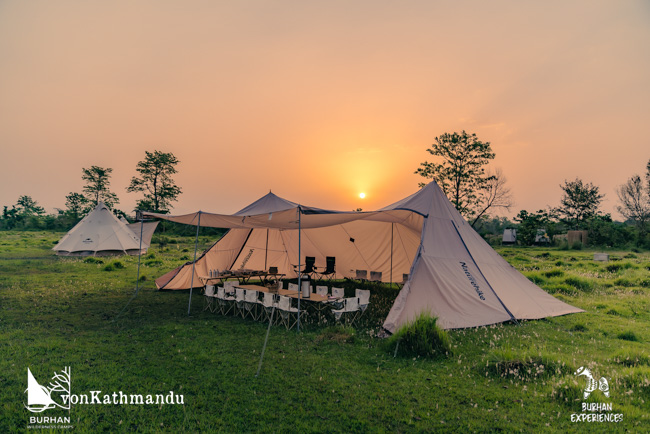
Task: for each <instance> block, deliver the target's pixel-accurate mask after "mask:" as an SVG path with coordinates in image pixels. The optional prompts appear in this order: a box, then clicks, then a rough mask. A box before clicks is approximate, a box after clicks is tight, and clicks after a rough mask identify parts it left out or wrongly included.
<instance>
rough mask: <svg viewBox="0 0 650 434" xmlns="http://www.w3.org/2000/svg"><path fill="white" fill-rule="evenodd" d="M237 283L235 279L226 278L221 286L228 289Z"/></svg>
mask: <svg viewBox="0 0 650 434" xmlns="http://www.w3.org/2000/svg"><path fill="white" fill-rule="evenodd" d="M237 283H238V282H237V281H236V280H226V281H225V282H224V283H223V287H224V288H226V290H228V289H232V288H234V287H235V286H237Z"/></svg>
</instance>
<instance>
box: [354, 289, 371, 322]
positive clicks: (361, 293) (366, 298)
mask: <svg viewBox="0 0 650 434" xmlns="http://www.w3.org/2000/svg"><path fill="white" fill-rule="evenodd" d="M354 295H355V296H356V297H357V298H358V299H359V311H358V313H357V314H356V315H355V317H354V321H356V320H357V319H359V318H361V316H362V315H363V313H364V312H365V311H366V309H368V305H369V304H370V290H368V289H358V288H357V289H356V290H355V294H354Z"/></svg>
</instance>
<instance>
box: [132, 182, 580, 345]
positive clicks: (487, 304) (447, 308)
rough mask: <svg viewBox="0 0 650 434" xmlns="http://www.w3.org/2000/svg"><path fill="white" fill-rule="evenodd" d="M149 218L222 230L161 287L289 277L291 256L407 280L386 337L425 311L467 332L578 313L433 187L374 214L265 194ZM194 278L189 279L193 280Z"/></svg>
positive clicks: (340, 274)
mask: <svg viewBox="0 0 650 434" xmlns="http://www.w3.org/2000/svg"><path fill="white" fill-rule="evenodd" d="M145 215H148V216H152V217H159V218H164V219H167V220H171V221H175V222H179V223H185V224H192V225H199V226H208V227H221V228H230V230H229V231H228V232H227V233H226V235H224V236H223V237H222V238H221V239H220V240H219V241H218V242H217V243H215V244H214V245H213V246H212V247H211V248H209V249H208V250H207V251H205V252H204V253H203V255H201V257H200V258H198V259H197V260H196V263H194V264H192V263H191V262H190V263H187V264H185V265H183V266H181V267H179V268H177V269H175V270H172V271H170V272H169V273H167V274H165V275H163V276H161V277H160V278H159V279H157V280H156V285H157V286H158V288H159V289H188V288H190V286H191V285H192V283H191V282H194V286H196V287H198V286H200V285H201V283H200V282H201V281H200V279H199V276H206V275H208V273H209V270H215V269H216V270H238V269H253V270H267V269H268V268H269V267H277V268H278V271H279V272H280V273H284V274H286V275H287V276H288V277H297V276H296V273H295V271H294V270H295V268H294V265H296V264H298V263H299V261H298V257H299V255H300V257H301V258H303V261H301V263H303V264H304V257H305V256H313V257H315V258H316V265H317V266H319V267H324V266H325V261H326V259H325V258H326V257H328V256H330V257H335V258H336V274H335V277H334V278H335V279H337V278H338V279H341V278H354V277H355V276H356V272H357V270H362V271H366V272H367V273H368V274H370V273H371V272H374V273H373V275H374V276H375V277H376V278H377V279H378V280H381V281H383V282H401V281H402V278H403V276H404V275H408V278H407V280H406V283H405V285H404V287H403V288H402V290H401V291H400V293H399V295H398V296H397V299H396V300H395V303H394V305H393V307H392V309H391V310H390V313H389V314H388V317H387V318H386V320H385V323H384V328H385V329H386V330H387V331H389V332H391V333H392V332H394V331H395V330H396V329H397V328H399V327H400V326H401V325H402V324H404V323H405V322H407V321H409V320H412V319H413V318H415V317H416V316H417V315H418V314H419V313H420V312H422V311H426V312H429V313H430V314H432V315H435V316H437V317H438V324H439V325H440V326H441V327H443V328H447V329H449V328H464V327H475V326H481V325H487V324H494V323H499V322H503V321H508V320H514V319H537V318H544V317H549V316H558V315H564V314H568V313H574V312H581V310H580V309H577V308H574V307H572V306H570V305H568V304H566V303H563V302H561V301H560V300H557V299H556V298H555V297H553V296H551V295H549V294H547V293H546V292H544V291H543V290H542V289H540V288H539V287H537V286H536V285H534V284H533V283H532V282H530V281H529V280H528V279H527V278H526V277H524V276H523V275H522V274H521V273H519V272H518V271H517V270H516V269H514V268H513V267H512V266H510V265H509V264H508V263H507V262H506V261H505V260H504V259H503V258H501V256H499V254H497V253H496V252H495V251H494V250H493V249H492V248H491V247H490V246H489V245H488V244H487V243H486V242H485V241H484V240H483V239H482V238H481V237H480V236H479V235H478V234H477V233H476V232H475V231H474V230H473V229H472V227H471V226H470V225H469V224H468V223H467V222H466V221H465V220H464V219H463V217H462V216H461V215H460V214H459V213H458V211H456V209H455V208H454V207H453V205H452V204H451V203H450V202H449V200H448V199H447V197H446V196H445V195H444V193H443V192H442V190H441V189H440V188H439V187H438V185H437V184H435V183H431V184H429V185H427V186H426V187H424V188H422V189H421V190H420V191H418V192H417V193H415V194H413V195H411V196H409V197H407V198H405V199H403V200H401V201H399V202H396V203H394V204H392V205H390V206H387V207H385V208H382V209H380V210H378V211H371V212H339V211H331V210H323V209H318V208H312V207H306V206H301V205H298V204H296V203H294V202H290V201H288V200H285V199H282V198H280V197H278V196H276V195H274V194H273V193H269V194H267V195H266V196H264V197H262V198H261V199H259V200H257V201H256V202H254V203H252V204H251V205H249V206H247V207H246V208H244V209H242V210H241V211H239V212H237V213H235V214H232V215H224V214H211V213H204V212H198V213H193V214H187V215H182V216H168V215H161V214H153V213H145ZM192 271H194V275H192Z"/></svg>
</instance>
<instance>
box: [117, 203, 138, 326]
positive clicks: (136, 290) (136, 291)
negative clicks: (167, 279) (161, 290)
mask: <svg viewBox="0 0 650 434" xmlns="http://www.w3.org/2000/svg"><path fill="white" fill-rule="evenodd" d="M138 214H140V211H136V213H135V215H136V219H137V218H138V217H137V216H138ZM143 226H144V217H142V215H140V250H138V274H137V277H136V278H135V294H133V296H132V297H131V298H130V299H129V301H127V302H126V305H125V306H124V307H123V308H122V310H121V311H120V313H118V314H117V315H116V316H115V318H113V321H115V320H116V319H117V318H118V317H119V316H120V315H122V312H124V310H125V309H126V308H127V306H128V305H129V304H130V303H131V301H132V300H133V299H134V298H135V297H137V296H138V292H139V291H140V260H141V259H142V231H143V229H142V228H143Z"/></svg>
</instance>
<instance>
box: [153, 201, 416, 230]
mask: <svg viewBox="0 0 650 434" xmlns="http://www.w3.org/2000/svg"><path fill="white" fill-rule="evenodd" d="M415 195H417V193H416V194H414V195H413V196H415ZM409 198H411V196H409ZM409 198H407V199H409ZM407 199H404V200H402V201H399V202H397V203H395V204H394V205H390V206H388V207H385V208H382V209H381V210H378V211H370V212H356V211H334V210H326V209H322V208H314V207H310V206H305V205H298V204H296V203H294V202H290V201H288V200H286V199H282V198H281V197H278V196H276V195H275V194H273V193H270V192H269V193H268V194H267V195H265V196H263V197H262V198H260V199H258V200H257V201H255V202H253V203H252V204H250V205H248V206H247V207H245V208H244V209H242V210H240V211H238V212H236V213H234V214H216V213H209V212H204V211H197V212H194V213H191V214H183V215H176V216H172V215H167V214H158V213H152V212H147V211H143V212H142V214H143V216H145V217H152V218H160V219H164V220H169V221H172V222H176V223H182V224H186V225H200V226H201V227H213V228H227V229H254V228H273V229H298V227H301V228H302V229H310V228H323V227H328V226H335V225H340V224H343V223H349V222H353V221H357V220H368V221H378V222H388V223H402V224H408V223H409V221H410V220H412V213H416V214H419V215H422V216H425V217H426V214H425V213H424V210H423V207H421V205H422V204H420V203H418V201H417V200H413V201H407ZM199 219H200V221H199Z"/></svg>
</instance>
